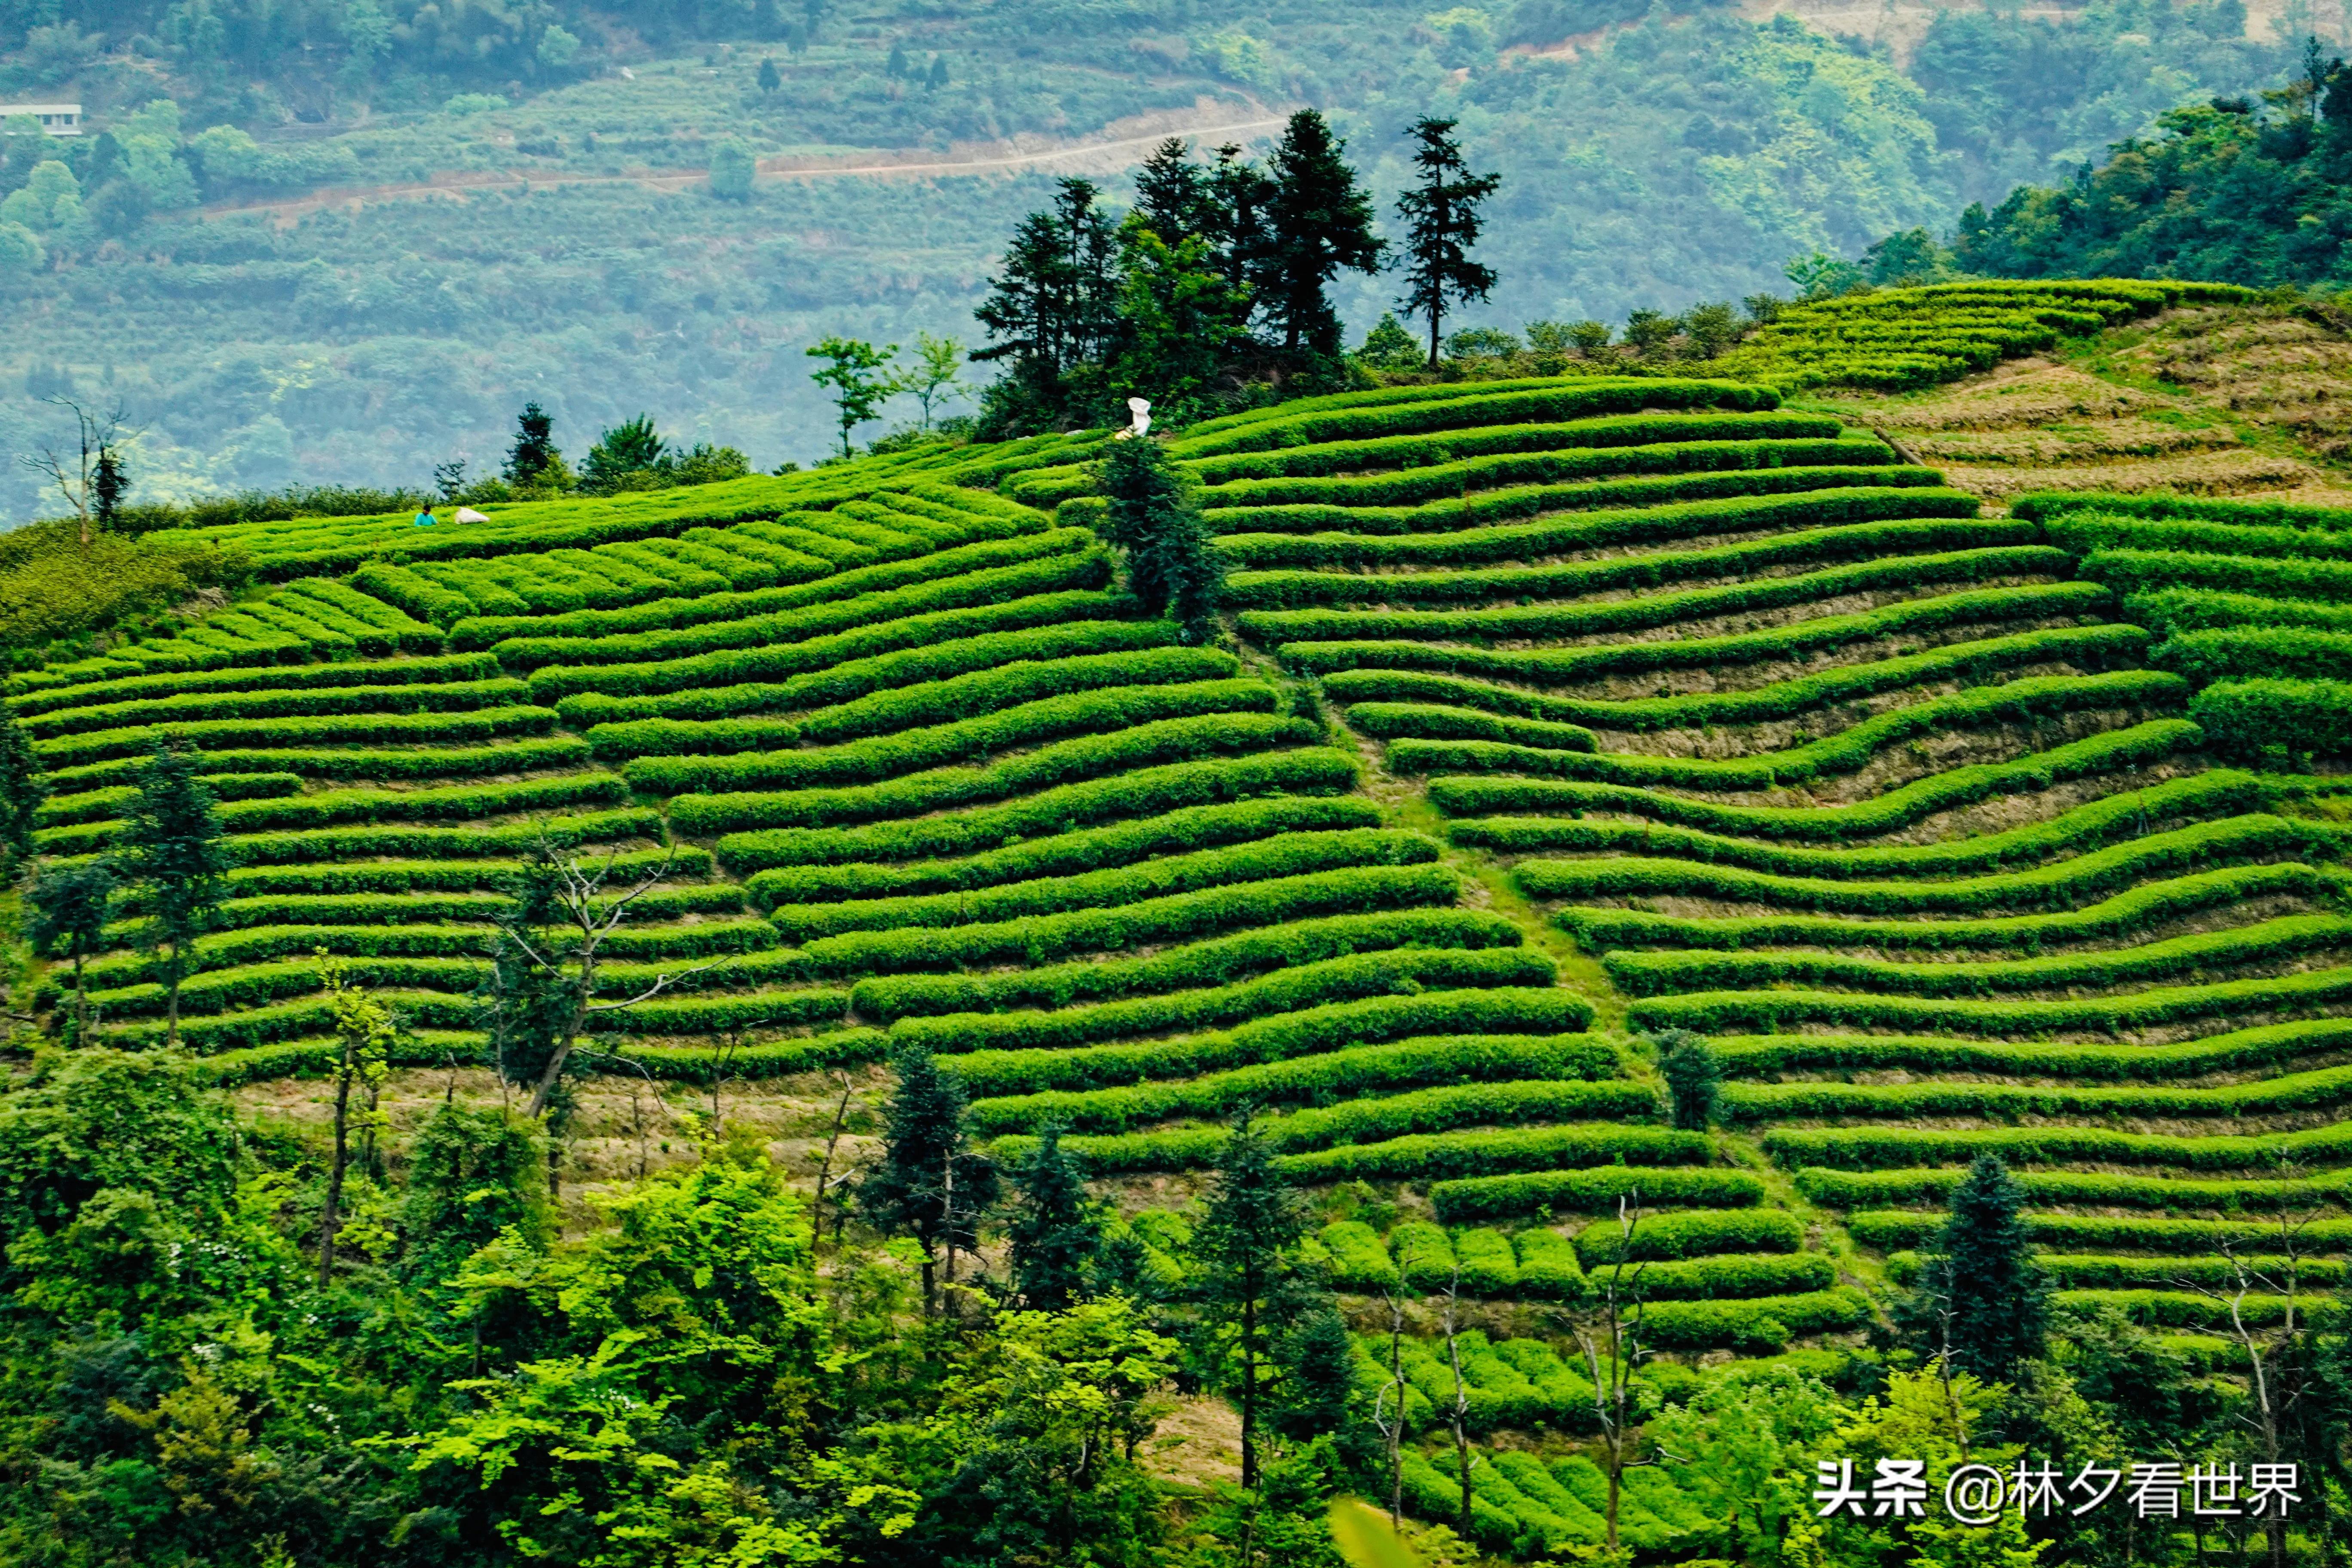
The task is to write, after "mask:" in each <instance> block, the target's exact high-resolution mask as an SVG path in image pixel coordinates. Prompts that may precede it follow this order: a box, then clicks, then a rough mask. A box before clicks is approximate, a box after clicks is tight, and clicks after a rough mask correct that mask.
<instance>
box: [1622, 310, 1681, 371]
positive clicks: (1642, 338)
mask: <svg viewBox="0 0 2352 1568" xmlns="http://www.w3.org/2000/svg"><path fill="white" fill-rule="evenodd" d="M1681 330H1682V322H1681V321H1677V320H1676V319H1675V318H1674V317H1672V316H1669V315H1667V314H1666V313H1665V312H1664V311H1663V310H1635V311H1634V312H1633V313H1632V314H1631V315H1629V316H1627V317H1626V318H1625V341H1626V342H1629V343H1631V344H1633V347H1634V349H1635V350H1636V351H1637V352H1638V353H1641V355H1642V357H1643V358H1644V359H1654V358H1655V357H1656V356H1657V355H1659V354H1662V353H1665V352H1666V345H1667V344H1668V343H1671V342H1674V341H1675V333H1676V332H1678V331H1681Z"/></svg>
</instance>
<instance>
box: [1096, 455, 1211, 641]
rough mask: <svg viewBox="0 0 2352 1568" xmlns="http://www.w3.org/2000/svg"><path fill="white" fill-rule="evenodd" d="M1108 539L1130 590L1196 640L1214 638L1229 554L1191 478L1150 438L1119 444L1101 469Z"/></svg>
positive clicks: (1100, 486)
mask: <svg viewBox="0 0 2352 1568" xmlns="http://www.w3.org/2000/svg"><path fill="white" fill-rule="evenodd" d="M1095 483H1096V488H1097V489H1099V490H1100V491H1101V492H1102V494H1103V497H1104V500H1105V502H1106V505H1105V506H1104V509H1103V517H1102V521H1101V522H1100V523H1099V524H1098V525H1097V526H1098V527H1099V529H1100V530H1101V532H1102V535H1103V537H1104V538H1105V539H1106V540H1107V541H1108V542H1110V543H1111V544H1113V545H1115V546H1117V547H1118V549H1119V550H1121V551H1123V552H1125V553H1126V555H1127V576H1128V588H1129V592H1130V593H1132V594H1134V595H1135V596H1136V597H1137V598H1138V599H1140V600H1141V601H1142V602H1143V606H1144V608H1145V609H1147V610H1149V611H1150V613H1151V614H1153V615H1155V616H1168V617H1169V618H1171V619H1172V620H1174V621H1176V622H1177V623H1178V624H1179V625H1180V626H1182V627H1183V628H1184V633H1185V637H1186V638H1187V639H1188V640H1190V641H1192V642H1196V643H1198V642H1205V641H1206V640H1208V638H1209V637H1211V636H1212V635H1213V632H1214V616H1215V615H1216V613H1217V609H1218V606H1219V605H1220V604H1221V603H1222V601H1223V596H1224V584H1225V575H1224V571H1225V569H1224V557H1223V555H1222V554H1220V553H1219V552H1218V550H1217V546H1216V538H1215V535H1214V534H1213V533H1212V532H1211V531H1210V530H1209V525H1208V522H1207V521H1206V520H1205V519H1204V518H1203V517H1202V514H1201V507H1200V500H1199V498H1198V496H1197V495H1196V494H1195V493H1194V487H1193V482H1192V479H1191V477H1190V476H1189V475H1187V474H1185V473H1184V471H1183V470H1182V469H1181V468H1177V466H1176V465H1175V463H1174V462H1172V461H1171V459H1170V458H1169V456H1168V453H1167V450H1166V449H1165V448H1164V447H1161V446H1160V443H1159V442H1157V441H1155V440H1153V439H1152V438H1151V437H1148V436H1147V437H1144V438H1143V439H1141V440H1136V441H1114V442H1112V443H1111V444H1110V446H1109V447H1108V449H1107V450H1106V451H1105V452H1104V454H1103V458H1102V460H1101V462H1100V463H1098V464H1097V466H1096V477H1095Z"/></svg>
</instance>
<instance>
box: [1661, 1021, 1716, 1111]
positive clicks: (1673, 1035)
mask: <svg viewBox="0 0 2352 1568" xmlns="http://www.w3.org/2000/svg"><path fill="white" fill-rule="evenodd" d="M1652 1043H1653V1044H1654V1045H1655V1046H1656V1047H1657V1051H1658V1072H1659V1075H1660V1076H1661V1077H1663V1078H1664V1079H1665V1080H1666V1102H1667V1110H1668V1111H1669V1113H1670V1116H1671V1120H1672V1121H1673V1122H1674V1124H1675V1127H1676V1128H1677V1129H1678V1130H1680V1131H1685V1132H1704V1131H1706V1130H1707V1129H1708V1128H1709V1127H1712V1126H1714V1125H1715V1107H1716V1100H1717V1098H1718V1097H1719V1095H1720V1093H1721V1090H1722V1087H1723V1064H1722V1063H1721V1062H1720V1061H1719V1060H1718V1059H1717V1057H1716V1054H1715V1052H1714V1051H1713V1050H1712V1049H1711V1048H1710V1047H1708V1045H1707V1043H1706V1040H1705V1039H1704V1038H1702V1037H1699V1036H1697V1035H1694V1034H1692V1033H1691V1032H1690V1031H1689V1030H1687V1029H1668V1030H1666V1031H1665V1032H1664V1033H1663V1034H1660V1035H1657V1036H1654V1037H1653V1040H1652Z"/></svg>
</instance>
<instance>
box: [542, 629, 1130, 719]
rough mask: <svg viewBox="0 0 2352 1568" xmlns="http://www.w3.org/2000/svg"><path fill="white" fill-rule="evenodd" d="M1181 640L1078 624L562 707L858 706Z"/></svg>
mask: <svg viewBox="0 0 2352 1568" xmlns="http://www.w3.org/2000/svg"><path fill="white" fill-rule="evenodd" d="M1175 640H1176V628H1175V627H1174V626H1170V625H1168V624H1167V623H1165V622H1162V621H1105V620H1078V621H1074V622H1068V623H1065V624H1062V625H1055V626H1034V627H1031V628H1030V629H1028V630H1026V631H1017V632H1000V633H994V634H990V635H982V636H980V637H956V638H952V639H950V640H949V641H946V642H942V643H934V644H931V645H929V646H928V647H911V648H902V649H900V650H899V651H898V652H897V653H886V654H878V655H877V656H875V657H874V658H854V659H846V660H845V661H843V662H842V663H840V664H836V665H833V666H831V667H829V668H824V669H814V670H811V671H809V672H808V673H807V674H804V675H799V676H795V677H793V679H790V680H782V681H748V682H745V683H743V684H741V685H738V686H719V687H709V688H703V689H696V690H688V691H665V692H656V693H654V694H653V695H651V696H646V697H614V696H611V695H609V694H607V693H605V692H602V691H583V692H579V693H576V694H575V695H573V696H570V697H566V698H564V699H563V700H561V701H560V702H558V703H557V704H556V711H557V712H558V713H559V714H561V715H562V719H563V721H564V722H565V723H567V724H570V725H572V727H574V728H575V729H583V730H584V729H591V728H593V727H594V726H596V725H599V724H620V723H631V722H635V721H643V720H648V719H674V720H689V721H706V722H707V721H713V720H720V719H732V718H737V717H740V715H743V714H746V713H782V712H790V711H793V710H795V709H804V708H815V707H821V706H823V705H824V704H827V703H835V702H854V701H856V700H858V699H860V698H864V697H869V696H872V695H874V694H876V693H878V692H887V691H891V690H895V689H898V688H901V687H907V686H912V685H916V684H919V683H920V682H925V681H940V680H949V679H954V678H955V677H957V676H961V675H968V674H971V672H973V671H975V670H987V669H993V668H997V667H998V666H1000V665H1007V664H1013V663H1016V662H1019V661H1022V660H1029V659H1059V658H1086V657H1088V656H1093V655H1100V654H1107V653H1126V652H1141V651H1143V650H1145V649H1150V648H1158V647H1166V646H1167V645H1169V644H1171V643H1172V642H1174V641H1175Z"/></svg>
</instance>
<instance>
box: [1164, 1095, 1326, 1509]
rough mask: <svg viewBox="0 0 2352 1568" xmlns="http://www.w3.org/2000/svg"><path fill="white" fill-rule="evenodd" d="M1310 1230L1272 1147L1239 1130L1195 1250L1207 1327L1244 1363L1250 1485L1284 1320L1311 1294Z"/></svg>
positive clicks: (1221, 1158) (1224, 1155)
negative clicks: (1303, 1269)
mask: <svg viewBox="0 0 2352 1568" xmlns="http://www.w3.org/2000/svg"><path fill="white" fill-rule="evenodd" d="M1308 1224H1309V1215H1308V1211H1307V1203H1306V1200H1305V1199H1304V1198H1303V1197H1302V1196H1301V1195H1300V1194H1299V1192H1298V1190H1297V1188H1296V1187H1294V1186H1292V1185H1291V1184H1290V1182H1289V1179H1288V1178H1286V1177H1285V1176H1284V1175H1282V1174H1281V1173H1279V1172H1277V1171H1276V1169H1275V1166H1274V1151H1273V1149H1272V1148H1271V1147H1269V1146H1268V1144H1267V1143H1266V1141H1265V1139H1264V1138H1262V1137H1260V1136H1259V1135H1258V1134H1257V1133H1256V1132H1255V1131H1251V1130H1250V1128H1249V1127H1248V1126H1247V1125H1246V1124H1244V1125H1240V1126H1236V1127H1235V1128H1234V1132H1233V1136H1232V1137H1230V1138H1228V1139H1227V1140H1226V1141H1225V1146H1224V1148H1223V1151H1222V1152H1220V1153H1219V1155H1218V1157H1217V1170H1216V1174H1215V1176H1214V1177H1213V1180H1212V1182H1211V1184H1210V1187H1209V1192H1208V1202H1207V1206H1206V1212H1205V1213H1204V1214H1203V1215H1202V1218H1201V1224H1200V1226H1199V1228H1198V1229H1197V1230H1195V1231H1194V1232H1193V1236H1192V1250H1193V1255H1194V1256H1195V1257H1196V1258H1198V1259H1199V1260H1200V1262H1201V1266H1202V1271H1201V1291H1202V1301H1203V1304H1204V1306H1205V1307H1206V1309H1207V1313H1208V1321H1209V1323H1210V1325H1211V1326H1212V1328H1213V1330H1214V1331H1215V1332H1216V1333H1217V1335H1218V1338H1219V1342H1220V1343H1221V1344H1222V1345H1223V1349H1224V1351H1225V1352H1226V1353H1227V1354H1228V1355H1230V1356H1231V1357H1232V1358H1233V1360H1234V1363H1238V1364H1237V1376H1236V1381H1237V1382H1238V1384H1239V1385H1240V1388H1239V1392H1240V1394H1241V1416H1242V1434H1241V1436H1242V1485H1243V1486H1244V1487H1255V1485H1256V1484H1257V1480H1258V1463H1259V1453H1258V1448H1259V1444H1260V1441H1261V1436H1262V1434H1261V1430H1260V1426H1261V1423H1260V1415H1261V1412H1262V1410H1263V1407H1264V1405H1265V1377H1266V1374H1267V1373H1269V1372H1271V1371H1272V1370H1273V1358H1272V1355H1271V1351H1272V1349H1273V1345H1274V1342H1275V1338H1276V1334H1277V1333H1278V1332H1279V1331H1280V1327H1281V1322H1282V1315H1283V1313H1284V1311H1285V1310H1286V1308H1288V1307H1290V1306H1292V1305H1294V1304H1295V1303H1296V1302H1297V1299H1298V1298H1299V1297H1300V1295H1301V1294H1302V1293H1303V1292H1304V1291H1305V1290H1306V1289H1308V1282H1307V1280H1306V1279H1304V1278H1303V1277H1302V1276H1301V1273H1300V1270H1299V1268H1298V1246H1299V1243H1300V1242H1302V1241H1303V1240H1305V1239H1306V1237H1307V1226H1308Z"/></svg>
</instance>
